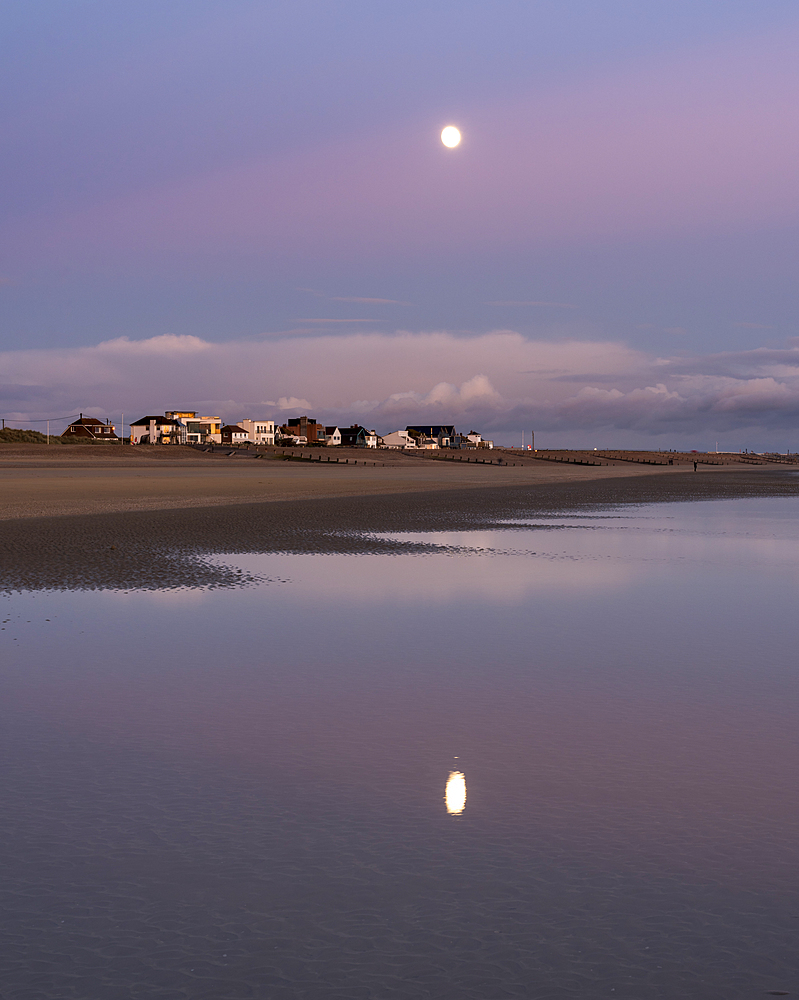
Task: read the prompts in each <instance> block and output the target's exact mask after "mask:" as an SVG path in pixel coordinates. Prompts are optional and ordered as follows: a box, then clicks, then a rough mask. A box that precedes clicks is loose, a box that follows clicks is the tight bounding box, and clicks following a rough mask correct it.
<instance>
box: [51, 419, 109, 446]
mask: <svg viewBox="0 0 799 1000" xmlns="http://www.w3.org/2000/svg"><path fill="white" fill-rule="evenodd" d="M61 437H63V438H88V439H90V440H92V441H116V442H117V443H119V438H118V437H117V435H116V426H115V425H114V424H112V423H110V422H109V421H106V422H105V423H103V421H102V420H97V419H96V418H95V417H84V415H83V414H82V413H81V415H80V418H79V419H78V420H73V421H72V423H71V424H70V425H69V427H67V429H66V430H65V431H64V433H63V434H62V435H61Z"/></svg>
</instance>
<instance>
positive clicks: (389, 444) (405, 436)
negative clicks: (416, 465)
mask: <svg viewBox="0 0 799 1000" xmlns="http://www.w3.org/2000/svg"><path fill="white" fill-rule="evenodd" d="M383 446H384V447H385V448H415V447H416V441H414V439H413V438H412V437H411V435H410V434H409V433H408V432H407V431H392V432H391V434H384V435H383Z"/></svg>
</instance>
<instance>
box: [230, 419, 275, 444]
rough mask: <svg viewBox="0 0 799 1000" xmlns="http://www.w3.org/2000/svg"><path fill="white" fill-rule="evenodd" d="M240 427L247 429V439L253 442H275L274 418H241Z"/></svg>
mask: <svg viewBox="0 0 799 1000" xmlns="http://www.w3.org/2000/svg"><path fill="white" fill-rule="evenodd" d="M239 427H241V428H243V429H244V430H245V431H247V440H248V441H250V442H251V443H252V444H274V443H275V422H274V420H239Z"/></svg>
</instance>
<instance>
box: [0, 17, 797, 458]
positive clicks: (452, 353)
mask: <svg viewBox="0 0 799 1000" xmlns="http://www.w3.org/2000/svg"><path fill="white" fill-rule="evenodd" d="M797 51H799V9H797V6H796V4H795V3H789V2H783V0H759V2H757V3H755V2H750V0H670V2H669V3H668V4H663V3H656V2H654V0H604V2H603V3H601V4H597V3H596V2H595V0H551V2H550V0H546V2H544V0H540V2H539V0H519V2H516V0H493V2H491V3H488V2H486V0H480V2H473V0H453V2H449V0H424V2H422V0H418V2H417V0H397V2H392V0H386V2H381V3H375V2H374V0H369V2H367V0H341V2H312V0H291V2H282V0H274V2H268V3H267V2H263V0H257V2H250V0H224V2H221V0H190V2H188V0H171V2H170V3H168V4H164V3H163V2H162V0H156V2H152V0H138V2H137V3H136V4H129V3H123V2H121V0H120V2H117V0H100V2H95V0H65V2H63V3H58V4H30V3H29V2H27V0H25V2H20V0H6V2H5V3H4V4H3V5H2V6H0V94H2V99H0V129H2V131H1V132H0V134H2V136H3V153H2V156H1V157H0V181H2V190H3V194H4V197H3V198H2V199H0V413H2V416H3V418H4V419H5V420H6V422H7V424H12V425H14V426H32V427H39V428H41V426H42V424H41V423H40V422H41V421H44V420H46V419H48V418H50V419H51V420H55V424H54V429H55V428H56V427H58V426H59V424H58V418H63V417H67V416H71V415H72V414H76V413H78V412H83V413H86V414H92V415H94V416H99V417H103V418H106V417H108V418H111V419H112V420H114V421H117V422H118V421H120V420H121V417H122V415H123V414H124V415H125V420H126V422H127V421H129V420H130V419H136V418H138V417H139V416H141V415H143V414H145V413H150V412H153V413H158V412H164V410H168V409H196V410H198V411H201V412H202V413H207V414H219V415H221V416H222V417H224V419H226V420H237V419H243V418H246V417H251V418H254V419H259V418H260V419H270V418H271V419H276V420H278V421H280V422H282V421H283V420H285V419H286V418H288V417H291V416H299V415H301V414H303V413H307V414H308V415H309V416H311V417H315V418H316V419H318V420H320V421H323V422H325V423H334V422H335V423H343V424H350V423H354V422H358V423H362V424H364V425H366V426H368V427H375V428H376V429H377V430H378V431H379V432H381V433H387V432H390V431H392V430H396V429H397V428H398V427H404V426H405V425H406V424H407V423H439V422H441V423H455V424H456V426H458V428H459V429H461V430H463V431H468V430H472V429H475V430H479V431H481V432H482V433H483V434H484V435H485V436H487V437H491V438H493V439H494V440H495V441H496V442H497V443H499V444H509V445H512V444H518V443H520V441H521V434H522V432H524V433H525V435H526V440H527V441H528V442H529V433H530V431H531V430H534V431H535V433H536V444H537V445H538V446H539V447H547V446H549V447H603V448H604V447H630V448H632V447H641V448H671V447H674V448H698V449H700V450H707V449H714V448H715V447H716V446H717V445H718V447H719V448H720V449H728V450H739V449H744V448H748V449H751V450H756V451H761V450H780V451H786V450H791V451H797V450H799V429H798V425H799V324H798V323H797V306H799V284H798V283H797V262H798V260H797V258H798V254H797V251H799V111H797V108H799V61H798V60H797V59H796V55H795V54H796V52H797ZM448 124H454V125H456V126H457V127H458V128H460V129H461V132H462V135H463V141H462V143H461V145H460V146H459V147H457V148H456V149H447V148H445V147H444V146H443V145H442V143H441V141H440V139H439V135H440V132H441V129H442V128H443V127H444V126H445V125H448ZM65 422H66V421H64V423H65ZM467 425H468V426H467Z"/></svg>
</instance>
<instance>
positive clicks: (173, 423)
mask: <svg viewBox="0 0 799 1000" xmlns="http://www.w3.org/2000/svg"><path fill="white" fill-rule="evenodd" d="M153 421H155V423H156V424H158V425H159V426H160V427H165V426H170V427H179V426H180V424H179V423H178V421H177V420H172V419H171V418H170V417H164V416H155V417H140V418H139V419H138V420H132V421H131V422H130V424H129V425H128V426H129V427H139V426H141V425H144V424H151V423H152V422H153Z"/></svg>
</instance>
